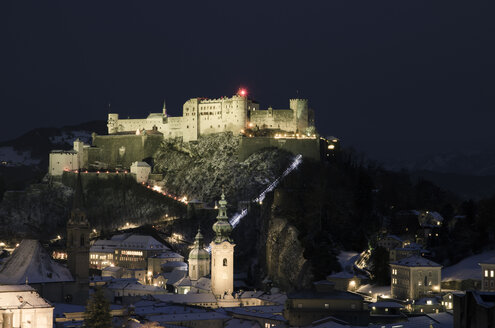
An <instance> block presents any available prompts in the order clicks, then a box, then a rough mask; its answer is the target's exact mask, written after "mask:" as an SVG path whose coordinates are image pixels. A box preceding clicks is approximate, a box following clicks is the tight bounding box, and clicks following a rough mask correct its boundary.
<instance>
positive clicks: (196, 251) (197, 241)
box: [189, 229, 210, 260]
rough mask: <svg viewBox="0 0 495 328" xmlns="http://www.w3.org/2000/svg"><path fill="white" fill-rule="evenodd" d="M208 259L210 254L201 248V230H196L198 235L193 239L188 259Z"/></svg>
mask: <svg viewBox="0 0 495 328" xmlns="http://www.w3.org/2000/svg"><path fill="white" fill-rule="evenodd" d="M209 258H210V253H208V251H207V250H206V249H204V246H203V235H202V234H201V230H200V229H198V233H197V234H196V237H195V238H194V247H193V249H192V250H191V252H190V253H189V259H190V260H191V259H193V260H203V259H204V260H207V259H209Z"/></svg>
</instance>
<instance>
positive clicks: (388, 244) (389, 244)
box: [377, 235, 404, 251]
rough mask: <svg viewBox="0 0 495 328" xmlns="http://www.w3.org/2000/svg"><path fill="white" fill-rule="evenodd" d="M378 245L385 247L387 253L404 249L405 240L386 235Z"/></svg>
mask: <svg viewBox="0 0 495 328" xmlns="http://www.w3.org/2000/svg"><path fill="white" fill-rule="evenodd" d="M377 244H378V246H379V247H383V248H385V249H386V250H387V251H390V250H391V249H395V248H399V247H402V245H403V244H404V240H402V238H400V237H397V236H395V235H386V236H383V237H381V238H380V239H378V242H377Z"/></svg>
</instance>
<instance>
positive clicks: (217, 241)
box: [210, 193, 235, 298]
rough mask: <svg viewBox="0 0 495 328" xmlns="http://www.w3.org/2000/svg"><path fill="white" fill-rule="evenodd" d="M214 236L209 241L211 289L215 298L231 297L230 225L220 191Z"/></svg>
mask: <svg viewBox="0 0 495 328" xmlns="http://www.w3.org/2000/svg"><path fill="white" fill-rule="evenodd" d="M218 205H219V207H218V216H217V222H215V224H214V225H213V231H215V238H214V239H213V241H212V242H211V244H210V246H211V291H212V293H213V295H215V297H217V298H225V297H230V298H232V293H233V291H234V247H235V244H234V243H233V241H232V238H231V237H230V233H231V232H232V226H231V225H230V223H229V220H228V217H227V201H226V200H225V195H224V194H223V193H222V199H221V200H220V201H219V202H218Z"/></svg>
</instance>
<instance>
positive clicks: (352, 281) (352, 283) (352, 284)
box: [349, 280, 356, 288]
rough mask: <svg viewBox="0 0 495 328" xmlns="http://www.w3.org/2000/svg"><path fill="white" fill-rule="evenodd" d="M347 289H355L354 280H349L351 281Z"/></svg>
mask: <svg viewBox="0 0 495 328" xmlns="http://www.w3.org/2000/svg"><path fill="white" fill-rule="evenodd" d="M349 287H351V288H354V287H356V282H355V281H354V280H351V281H350V282H349Z"/></svg>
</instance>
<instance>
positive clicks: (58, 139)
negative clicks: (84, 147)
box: [50, 131, 91, 145]
mask: <svg viewBox="0 0 495 328" xmlns="http://www.w3.org/2000/svg"><path fill="white" fill-rule="evenodd" d="M78 138H79V139H80V140H81V141H84V142H85V143H88V142H89V141H90V140H91V132H89V131H71V132H62V134H61V135H58V136H53V137H50V142H51V143H53V144H56V145H62V144H69V145H72V143H73V142H74V140H76V139H78Z"/></svg>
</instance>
